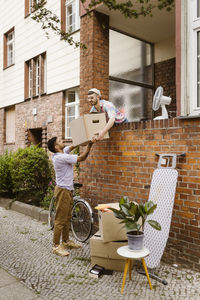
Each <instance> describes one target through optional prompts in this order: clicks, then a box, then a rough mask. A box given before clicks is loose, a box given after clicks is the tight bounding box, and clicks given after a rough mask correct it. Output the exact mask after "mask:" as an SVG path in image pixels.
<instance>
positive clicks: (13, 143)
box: [3, 142, 15, 146]
mask: <svg viewBox="0 0 200 300" xmlns="http://www.w3.org/2000/svg"><path fill="white" fill-rule="evenodd" d="M3 144H4V145H5V146H6V145H15V142H12V143H3Z"/></svg>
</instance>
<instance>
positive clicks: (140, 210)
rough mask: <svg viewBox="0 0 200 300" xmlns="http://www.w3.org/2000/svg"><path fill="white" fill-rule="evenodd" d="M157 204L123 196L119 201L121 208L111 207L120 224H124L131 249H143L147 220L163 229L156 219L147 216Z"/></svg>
mask: <svg viewBox="0 0 200 300" xmlns="http://www.w3.org/2000/svg"><path fill="white" fill-rule="evenodd" d="M156 207H157V204H154V203H153V202H152V201H148V202H146V203H144V204H143V203H141V204H138V203H135V202H131V201H129V200H128V197H122V198H121V199H120V201H119V210H118V209H115V208H109V209H110V210H112V211H113V213H114V215H115V217H116V218H118V219H120V220H121V222H120V224H124V226H125V228H126V231H127V237H128V247H129V249H131V250H141V249H142V248H143V237H144V224H145V222H146V221H147V222H148V223H149V225H151V226H152V227H153V228H154V229H156V230H161V225H160V224H159V223H158V222H157V221H155V220H147V217H148V216H149V215H150V214H152V213H153V212H154V210H155V209H156Z"/></svg>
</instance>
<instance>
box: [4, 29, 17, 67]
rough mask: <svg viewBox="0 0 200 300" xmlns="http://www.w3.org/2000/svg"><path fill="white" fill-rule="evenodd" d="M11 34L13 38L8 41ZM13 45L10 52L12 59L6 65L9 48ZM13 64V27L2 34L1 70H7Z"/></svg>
mask: <svg viewBox="0 0 200 300" xmlns="http://www.w3.org/2000/svg"><path fill="white" fill-rule="evenodd" d="M11 34H13V38H12V40H11V41H9V40H8V37H9V35H11ZM10 45H13V51H12V56H11V57H12V59H11V62H10V63H9V64H8V61H9V46H10ZM14 64H15V27H12V28H11V29H10V30H9V31H7V32H6V33H4V56H3V68H4V69H6V68H9V67H11V66H13V65H14Z"/></svg>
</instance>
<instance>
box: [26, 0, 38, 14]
mask: <svg viewBox="0 0 200 300" xmlns="http://www.w3.org/2000/svg"><path fill="white" fill-rule="evenodd" d="M35 3H38V0H25V17H27V16H28V15H30V14H31V13H32V12H33V11H34V9H33V5H34V4H35Z"/></svg>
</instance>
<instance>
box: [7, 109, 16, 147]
mask: <svg viewBox="0 0 200 300" xmlns="http://www.w3.org/2000/svg"><path fill="white" fill-rule="evenodd" d="M5 142H6V143H15V107H11V108H8V109H6V110H5Z"/></svg>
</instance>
